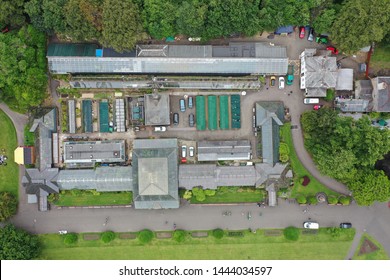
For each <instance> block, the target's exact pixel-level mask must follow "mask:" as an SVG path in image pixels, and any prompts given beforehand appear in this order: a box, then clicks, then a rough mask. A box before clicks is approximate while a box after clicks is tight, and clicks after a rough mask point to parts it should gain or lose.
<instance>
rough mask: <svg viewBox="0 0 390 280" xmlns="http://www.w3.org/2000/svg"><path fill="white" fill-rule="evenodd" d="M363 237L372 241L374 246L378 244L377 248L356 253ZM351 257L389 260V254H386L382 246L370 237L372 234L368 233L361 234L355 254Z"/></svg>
mask: <svg viewBox="0 0 390 280" xmlns="http://www.w3.org/2000/svg"><path fill="white" fill-rule="evenodd" d="M364 238H367V239H369V240H370V241H372V242H373V243H374V244H375V245H376V246H378V248H379V250H377V251H375V252H372V253H368V254H364V255H360V256H359V255H358V254H359V251H360V247H361V246H362V244H363V240H364ZM353 259H354V260H389V256H388V255H387V254H386V251H385V250H384V249H383V246H382V245H381V244H380V243H379V242H378V241H376V240H375V239H374V238H372V236H370V235H368V234H363V236H362V238H361V239H360V244H359V247H358V248H357V250H356V252H355V255H354V256H353Z"/></svg>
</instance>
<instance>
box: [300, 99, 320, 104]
mask: <svg viewBox="0 0 390 280" xmlns="http://www.w3.org/2000/svg"><path fill="white" fill-rule="evenodd" d="M303 103H304V104H318V103H320V99H319V98H305V99H303Z"/></svg>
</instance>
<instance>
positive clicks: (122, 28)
mask: <svg viewBox="0 0 390 280" xmlns="http://www.w3.org/2000/svg"><path fill="white" fill-rule="evenodd" d="M143 34H144V32H143V27H142V22H141V18H140V12H139V10H138V7H137V5H135V4H134V3H133V2H132V1H131V0H125V1H123V0H105V1H104V4H103V32H102V37H103V38H102V41H103V45H104V46H106V47H112V48H114V49H115V50H116V51H119V52H122V51H124V50H132V49H134V47H135V44H136V43H137V41H139V40H141V39H143V38H144V37H145V36H143Z"/></svg>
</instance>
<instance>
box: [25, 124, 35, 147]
mask: <svg viewBox="0 0 390 280" xmlns="http://www.w3.org/2000/svg"><path fill="white" fill-rule="evenodd" d="M30 128H31V125H29V124H28V125H26V126H25V127H24V145H26V146H34V144H35V134H34V132H30Z"/></svg>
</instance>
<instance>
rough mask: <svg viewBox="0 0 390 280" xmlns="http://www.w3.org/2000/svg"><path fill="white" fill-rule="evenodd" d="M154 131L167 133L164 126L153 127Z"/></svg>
mask: <svg viewBox="0 0 390 280" xmlns="http://www.w3.org/2000/svg"><path fill="white" fill-rule="evenodd" d="M154 131H159V132H164V131H167V128H166V127H165V126H155V127H154Z"/></svg>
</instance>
